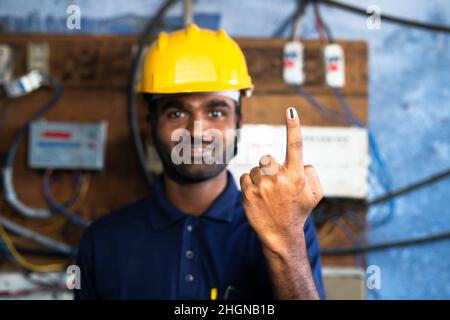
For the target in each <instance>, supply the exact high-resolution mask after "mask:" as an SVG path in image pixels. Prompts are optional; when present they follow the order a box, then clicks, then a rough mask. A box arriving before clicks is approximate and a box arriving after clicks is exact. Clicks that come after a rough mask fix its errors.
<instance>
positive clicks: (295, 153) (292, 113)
mask: <svg viewBox="0 0 450 320" xmlns="http://www.w3.org/2000/svg"><path fill="white" fill-rule="evenodd" d="M286 136H287V141H286V162H285V163H286V167H287V168H288V169H291V170H298V171H299V172H303V136H302V131H301V128H300V120H299V117H298V113H297V110H295V108H292V107H291V108H288V109H287V110H286Z"/></svg>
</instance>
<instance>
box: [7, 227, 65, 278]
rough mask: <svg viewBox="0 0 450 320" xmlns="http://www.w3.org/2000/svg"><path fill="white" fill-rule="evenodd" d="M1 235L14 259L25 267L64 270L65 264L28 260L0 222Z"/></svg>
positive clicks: (38, 269)
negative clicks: (42, 263) (38, 262)
mask: <svg viewBox="0 0 450 320" xmlns="http://www.w3.org/2000/svg"><path fill="white" fill-rule="evenodd" d="M0 236H1V237H2V238H3V241H4V242H5V244H6V246H7V247H8V250H9V252H10V253H11V255H12V256H13V257H14V259H15V260H16V261H17V262H18V263H19V264H20V265H21V266H22V267H23V268H25V269H28V270H31V271H33V272H52V271H61V270H64V265H63V264H48V265H37V264H33V263H31V262H28V261H27V260H26V259H25V258H23V257H22V256H21V255H20V253H19V252H18V251H17V249H16V247H15V246H14V244H13V242H12V240H11V238H10V237H9V235H8V233H7V232H6V230H5V229H4V228H3V226H2V225H1V224H0Z"/></svg>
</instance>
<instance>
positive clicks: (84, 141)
mask: <svg viewBox="0 0 450 320" xmlns="http://www.w3.org/2000/svg"><path fill="white" fill-rule="evenodd" d="M106 130H107V123H106V122H94V123H72V122H47V121H35V122H32V123H31V125H30V130H29V141H30V142H29V146H28V164H29V166H30V167H31V168H35V169H47V168H54V169H73V170H80V169H85V170H101V169H103V167H104V162H105V147H106Z"/></svg>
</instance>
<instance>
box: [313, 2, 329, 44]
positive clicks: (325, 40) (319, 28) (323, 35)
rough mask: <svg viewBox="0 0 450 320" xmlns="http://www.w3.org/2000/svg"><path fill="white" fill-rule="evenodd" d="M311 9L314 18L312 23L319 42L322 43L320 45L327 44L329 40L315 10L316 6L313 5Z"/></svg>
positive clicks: (317, 11)
mask: <svg viewBox="0 0 450 320" xmlns="http://www.w3.org/2000/svg"><path fill="white" fill-rule="evenodd" d="M313 8H314V18H315V19H314V21H315V23H316V28H317V31H318V32H319V37H320V42H322V44H326V43H328V41H329V39H328V36H327V33H326V32H325V30H324V29H323V25H322V19H321V17H320V13H319V10H318V9H317V5H316V4H314V5H313Z"/></svg>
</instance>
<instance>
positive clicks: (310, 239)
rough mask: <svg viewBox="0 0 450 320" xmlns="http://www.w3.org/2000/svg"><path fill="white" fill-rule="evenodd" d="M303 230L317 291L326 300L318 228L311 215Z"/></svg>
mask: <svg viewBox="0 0 450 320" xmlns="http://www.w3.org/2000/svg"><path fill="white" fill-rule="evenodd" d="M303 230H304V234H305V241H306V250H307V254H308V259H309V263H310V265H311V271H312V274H313V277H314V282H315V284H316V288H317V291H318V292H319V295H320V298H321V299H322V300H324V299H325V289H324V286H323V279H322V267H321V262H320V249H319V241H318V240H317V235H316V230H315V228H314V223H313V219H312V216H311V215H310V216H309V218H308V219H307V220H306V223H305V226H304V228H303Z"/></svg>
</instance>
